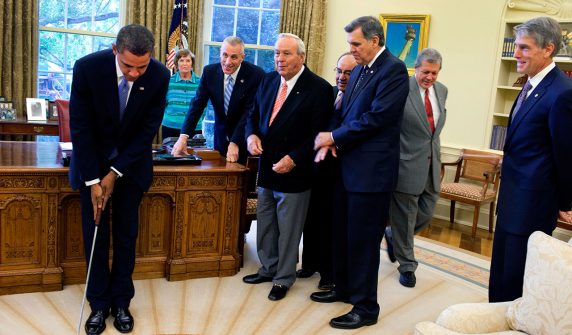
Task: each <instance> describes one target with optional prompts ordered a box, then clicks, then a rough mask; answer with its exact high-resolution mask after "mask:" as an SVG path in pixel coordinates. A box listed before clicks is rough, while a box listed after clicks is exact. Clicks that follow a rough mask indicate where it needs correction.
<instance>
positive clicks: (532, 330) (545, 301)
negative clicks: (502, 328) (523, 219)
mask: <svg viewBox="0 0 572 335" xmlns="http://www.w3.org/2000/svg"><path fill="white" fill-rule="evenodd" d="M506 316H507V319H508V323H509V325H510V327H511V328H512V329H516V330H520V331H523V332H526V333H528V334H543V335H562V334H571V333H572V246H571V245H569V244H567V243H565V242H563V241H560V240H558V239H556V238H553V237H550V236H548V235H546V234H544V233H542V232H535V233H533V234H532V235H531V236H530V238H529V240H528V251H527V255H526V267H525V273H524V285H523V292H522V297H521V298H518V299H517V300H515V301H513V303H512V304H511V305H510V307H509V308H508V311H507V315H506Z"/></svg>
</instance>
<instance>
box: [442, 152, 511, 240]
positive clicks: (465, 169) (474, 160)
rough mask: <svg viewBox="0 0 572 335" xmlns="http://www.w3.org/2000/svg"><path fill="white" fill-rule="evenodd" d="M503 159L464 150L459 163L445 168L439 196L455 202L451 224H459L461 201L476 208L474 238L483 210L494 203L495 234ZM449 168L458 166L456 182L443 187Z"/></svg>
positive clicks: (495, 155)
mask: <svg viewBox="0 0 572 335" xmlns="http://www.w3.org/2000/svg"><path fill="white" fill-rule="evenodd" d="M501 162H502V156H501V155H497V154H493V153H490V152H485V151H478V150H469V149H463V150H462V151H461V155H460V156H459V158H458V159H457V160H456V161H455V162H451V163H442V164H441V193H440V194H439V196H440V197H441V198H444V199H449V200H451V208H450V212H449V220H450V221H451V223H455V203H456V202H457V201H459V202H462V203H466V204H469V205H473V206H475V211H474V213H473V231H472V237H473V238H475V235H476V233H477V224H478V222H479V212H480V209H481V206H482V205H484V204H486V203H490V211H489V232H491V233H492V231H493V220H494V212H495V202H496V197H497V191H498V187H499V179H500V178H499V177H500V167H501ZM446 166H455V167H456V172H455V180H454V181H453V182H452V183H443V177H444V175H445V167H446Z"/></svg>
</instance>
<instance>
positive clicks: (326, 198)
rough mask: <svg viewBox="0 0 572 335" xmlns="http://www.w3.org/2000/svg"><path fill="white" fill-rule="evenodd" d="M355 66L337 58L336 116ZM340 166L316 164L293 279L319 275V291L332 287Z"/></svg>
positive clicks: (347, 58)
mask: <svg viewBox="0 0 572 335" xmlns="http://www.w3.org/2000/svg"><path fill="white" fill-rule="evenodd" d="M356 65H357V63H356V60H355V59H354V57H353V56H352V55H351V54H350V53H349V52H346V53H344V54H342V55H341V56H340V58H338V62H337V63H336V67H335V68H334V72H335V73H336V85H335V86H334V87H333V90H334V96H335V99H334V101H333V105H334V108H335V109H336V110H337V112H338V113H339V109H341V106H342V98H343V95H344V92H345V91H346V86H347V84H348V80H349V79H350V74H351V72H352V70H353V69H354V67H355V66H356ZM338 169H339V162H338V161H337V160H336V159H335V158H334V157H331V156H329V157H328V158H326V159H325V160H324V161H322V162H320V163H317V167H316V174H315V177H314V184H313V185H312V195H311V196H310V207H309V208H308V215H307V217H306V223H305V224H304V233H303V235H302V238H303V245H304V249H303V252H302V268H301V269H300V270H298V271H296V277H298V278H308V277H311V276H312V275H313V274H314V273H315V272H316V271H318V272H319V273H320V282H319V283H318V288H319V289H320V290H330V289H332V288H333V287H334V278H333V273H332V266H333V260H332V220H333V209H334V203H333V194H334V186H335V183H333V180H335V178H336V177H337V175H338V173H337V171H338Z"/></svg>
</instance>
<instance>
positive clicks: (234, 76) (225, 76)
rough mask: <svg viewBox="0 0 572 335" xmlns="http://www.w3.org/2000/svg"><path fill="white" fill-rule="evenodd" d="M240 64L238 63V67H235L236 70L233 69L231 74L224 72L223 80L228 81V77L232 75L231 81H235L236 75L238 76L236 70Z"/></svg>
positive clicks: (238, 69)
mask: <svg viewBox="0 0 572 335" xmlns="http://www.w3.org/2000/svg"><path fill="white" fill-rule="evenodd" d="M241 66H242V64H240V65H239V66H238V68H237V69H236V71H234V72H233V73H231V74H226V73H225V74H224V82H225V83H226V82H227V81H228V77H232V81H233V82H235V83H236V77H238V71H240V67H241Z"/></svg>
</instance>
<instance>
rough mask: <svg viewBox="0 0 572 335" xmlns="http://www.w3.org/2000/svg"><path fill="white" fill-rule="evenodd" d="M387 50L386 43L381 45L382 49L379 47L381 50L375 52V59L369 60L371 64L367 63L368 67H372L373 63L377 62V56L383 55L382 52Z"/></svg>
mask: <svg viewBox="0 0 572 335" xmlns="http://www.w3.org/2000/svg"><path fill="white" fill-rule="evenodd" d="M383 51H385V45H384V46H382V47H381V49H379V51H378V52H377V53H376V54H375V57H373V59H372V60H371V62H369V64H367V67H368V68H371V67H372V66H373V63H375V61H376V60H377V58H378V57H379V55H381V53H382V52H383Z"/></svg>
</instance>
